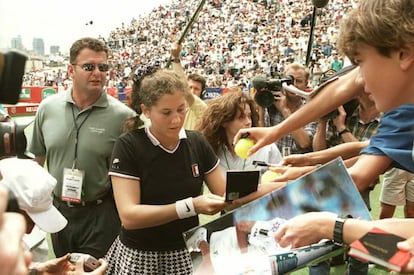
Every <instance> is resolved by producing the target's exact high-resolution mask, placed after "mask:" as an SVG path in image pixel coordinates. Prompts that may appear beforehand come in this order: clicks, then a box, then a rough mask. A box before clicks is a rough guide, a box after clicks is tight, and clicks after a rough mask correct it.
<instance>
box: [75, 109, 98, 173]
mask: <svg viewBox="0 0 414 275" xmlns="http://www.w3.org/2000/svg"><path fill="white" fill-rule="evenodd" d="M71 108H72V118H73V125H75V129H76V137H75V157H74V159H73V165H72V169H74V168H75V163H76V160H77V159H78V142H79V131H80V128H81V127H82V126H83V124H84V123H85V121H86V120H87V119H88V117H89V115H90V114H91V113H92V110H93V109H92V108H91V109H90V111H89V112H88V114H87V115H86V117H85V118H84V119H83V120H82V122H81V124H80V125H79V126H78V124H77V123H76V118H75V111H74V110H73V105H71Z"/></svg>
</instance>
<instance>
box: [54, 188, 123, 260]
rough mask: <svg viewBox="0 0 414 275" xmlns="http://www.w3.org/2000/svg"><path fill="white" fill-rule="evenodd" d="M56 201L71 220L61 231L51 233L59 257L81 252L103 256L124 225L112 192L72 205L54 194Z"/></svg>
mask: <svg viewBox="0 0 414 275" xmlns="http://www.w3.org/2000/svg"><path fill="white" fill-rule="evenodd" d="M54 205H55V206H56V208H57V209H58V210H59V211H60V212H61V213H62V214H63V215H64V216H65V217H66V219H67V220H68V225H67V226H66V227H65V228H64V229H63V230H62V231H60V232H58V233H54V234H51V239H52V243H53V250H54V252H55V255H56V257H61V256H64V255H65V254H67V253H70V252H78V253H87V254H90V255H92V256H94V257H95V258H103V257H104V255H105V253H106V252H107V251H108V249H109V247H110V246H111V244H112V242H113V241H114V240H115V238H116V236H117V235H118V234H119V232H120V229H121V222H120V220H119V215H118V211H117V209H116V206H115V202H114V199H113V196H111V195H108V196H106V197H105V198H103V199H102V201H100V202H99V203H96V204H94V203H92V204H88V205H85V206H78V205H76V206H70V205H68V204H67V203H66V202H64V201H60V200H59V199H56V198H55V200H54Z"/></svg>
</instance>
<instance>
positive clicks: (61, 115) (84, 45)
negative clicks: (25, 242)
mask: <svg viewBox="0 0 414 275" xmlns="http://www.w3.org/2000/svg"><path fill="white" fill-rule="evenodd" d="M107 58H108V48H107V47H106V46H105V45H104V44H103V43H102V42H101V41H100V40H97V39H93V38H83V39H79V40H77V41H75V42H74V43H73V44H72V47H71V49H70V64H69V65H68V72H69V74H70V76H71V78H72V81H73V85H72V88H71V89H70V90H69V91H67V92H62V93H58V94H55V95H53V96H50V97H48V98H47V100H43V101H42V102H41V104H40V106H39V109H38V111H37V113H36V117H35V122H34V126H33V134H32V139H31V142H30V148H29V151H30V152H32V153H33V154H34V155H35V156H36V158H35V159H36V161H37V162H38V163H39V164H40V165H42V166H43V165H44V164H45V162H46V165H47V169H48V170H49V172H50V173H51V175H52V176H53V177H55V178H56V179H57V182H58V183H57V185H56V187H55V190H54V192H53V195H54V203H55V205H56V206H57V207H58V209H59V211H60V212H61V213H62V214H63V215H64V216H65V217H67V219H68V225H67V226H66V227H65V228H64V229H63V230H62V231H60V232H57V233H53V234H52V235H51V239H52V243H53V249H54V252H55V254H56V256H57V257H62V256H63V255H65V254H67V253H68V252H71V251H76V252H80V253H87V254H90V255H92V256H94V257H95V258H101V257H103V256H104V255H105V252H106V251H107V250H108V248H109V246H110V245H111V243H112V242H113V240H114V239H115V237H116V235H117V234H118V232H119V229H120V221H119V216H118V213H117V210H116V207H115V203H114V199H113V194H112V188H111V184H110V181H109V178H108V161H109V159H110V155H111V152H112V147H113V144H114V142H115V138H116V137H118V136H119V135H120V134H121V132H122V124H123V121H124V120H125V119H126V118H127V117H129V116H133V115H134V112H133V111H132V110H130V109H129V108H128V107H126V106H125V105H124V104H123V103H121V102H120V101H118V100H116V99H115V98H113V97H111V96H109V95H107V93H106V91H105V90H104V89H103V87H104V85H105V80H106V72H107V71H108V68H109V66H108V64H107ZM108 224H110V225H111V226H110V227H108Z"/></svg>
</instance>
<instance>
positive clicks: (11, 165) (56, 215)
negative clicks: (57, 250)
mask: <svg viewBox="0 0 414 275" xmlns="http://www.w3.org/2000/svg"><path fill="white" fill-rule="evenodd" d="M0 172H1V174H2V176H3V180H2V181H1V183H3V184H4V185H6V186H7V187H8V188H9V189H10V190H11V191H12V192H13V193H14V195H15V196H16V198H17V202H18V204H19V207H20V209H21V210H23V211H25V212H26V213H27V215H28V216H29V217H30V218H31V219H32V220H33V222H34V223H35V224H36V225H37V226H38V227H39V228H40V229H42V230H43V231H46V232H49V233H56V232H58V231H60V230H62V229H63V228H64V227H65V226H66V224H67V223H68V221H67V220H66V218H65V217H64V216H63V215H62V214H61V213H60V212H59V211H58V210H57V209H56V208H55V207H54V206H53V197H52V192H53V189H54V188H55V186H56V179H55V178H54V177H52V176H51V175H50V174H49V173H48V172H47V171H46V170H45V169H44V168H43V167H41V166H40V165H39V164H38V163H37V162H35V161H33V160H30V159H18V158H6V159H3V160H0Z"/></svg>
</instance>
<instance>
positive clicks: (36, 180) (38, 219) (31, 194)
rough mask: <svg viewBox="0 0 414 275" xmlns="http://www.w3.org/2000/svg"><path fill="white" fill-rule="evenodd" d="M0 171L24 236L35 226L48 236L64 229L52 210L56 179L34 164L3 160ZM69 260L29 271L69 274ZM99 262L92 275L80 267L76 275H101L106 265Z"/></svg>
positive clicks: (49, 262)
mask: <svg viewBox="0 0 414 275" xmlns="http://www.w3.org/2000/svg"><path fill="white" fill-rule="evenodd" d="M0 171H1V178H2V183H3V185H4V186H6V187H7V188H8V189H9V190H10V192H11V193H12V194H13V195H14V196H15V197H16V200H17V203H18V206H19V209H20V213H21V214H22V215H23V217H24V218H25V220H26V233H27V234H30V233H31V232H32V230H33V228H34V227H35V226H38V227H39V228H40V229H41V230H44V231H46V232H49V233H54V232H58V231H60V230H62V229H63V228H64V227H65V226H66V224H67V220H66V219H65V217H63V216H62V214H61V213H60V212H59V211H58V210H57V209H56V208H55V207H54V206H53V197H52V191H53V188H54V187H55V185H56V179H55V178H53V177H52V176H51V175H50V174H49V173H48V172H47V171H46V170H45V169H43V167H41V166H39V165H38V164H37V163H36V162H35V161H33V160H26V159H17V158H6V159H3V160H1V161H0ZM22 171H24V173H22ZM26 236H28V235H26ZM31 252H32V256H36V253H38V250H37V249H36V247H34V248H32V249H31ZM33 259H36V257H33V258H32V261H33ZM69 259H70V254H66V255H64V256H62V257H60V258H57V259H51V260H45V261H42V262H32V263H31V264H30V269H31V272H35V274H56V275H58V274H70V273H71V272H74V271H75V265H74V264H72V263H70V262H69ZM83 260H84V259H83ZM83 260H82V263H83ZM99 261H100V263H101V266H100V267H98V268H97V269H96V270H95V271H94V272H92V273H85V272H84V271H83V265H80V266H76V274H104V273H105V271H106V268H107V263H106V262H104V261H103V260H102V259H100V260H99ZM2 268H3V265H2ZM2 271H4V270H2ZM2 274H3V273H2ZM30 274H32V273H30Z"/></svg>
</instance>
